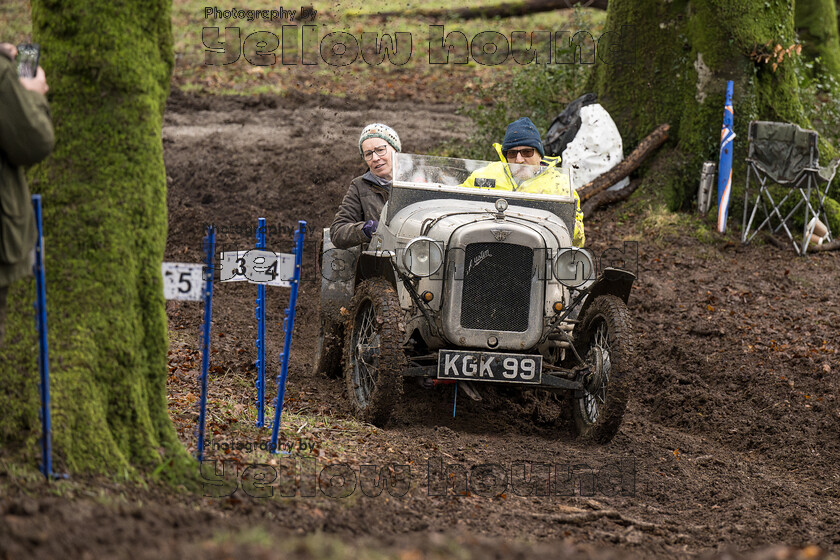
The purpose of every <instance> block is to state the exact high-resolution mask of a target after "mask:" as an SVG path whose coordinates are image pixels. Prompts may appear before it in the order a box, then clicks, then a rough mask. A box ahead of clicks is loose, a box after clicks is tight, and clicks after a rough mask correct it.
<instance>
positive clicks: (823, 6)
mask: <svg viewBox="0 0 840 560" xmlns="http://www.w3.org/2000/svg"><path fill="white" fill-rule="evenodd" d="M837 9H838V8H837V7H836V6H835V3H834V0H796V14H795V22H796V30H797V32H798V33H799V37H800V38H801V39H802V42H803V44H804V48H805V52H806V53H807V55H808V56H809V57H811V58H814V59H816V58H819V59H820V64H819V65H818V67H817V70H818V71H821V72H825V73H827V74H832V75H834V76H838V77H840V37H838V30H837V27H838V24H837V21H838V20H837Z"/></svg>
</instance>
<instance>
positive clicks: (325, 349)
mask: <svg viewBox="0 0 840 560" xmlns="http://www.w3.org/2000/svg"><path fill="white" fill-rule="evenodd" d="M343 343H344V325H343V324H342V323H336V322H333V321H327V320H325V319H324V318H321V326H320V328H319V329H318V340H317V342H316V343H315V367H314V372H315V373H316V374H321V373H323V374H325V375H326V376H327V377H330V378H336V377H341V373H342V371H341V354H342V345H343Z"/></svg>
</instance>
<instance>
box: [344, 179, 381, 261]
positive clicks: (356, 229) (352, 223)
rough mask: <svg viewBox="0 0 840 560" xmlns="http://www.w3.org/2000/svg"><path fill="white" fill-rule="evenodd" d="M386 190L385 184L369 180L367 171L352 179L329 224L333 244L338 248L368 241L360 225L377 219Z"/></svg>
mask: <svg viewBox="0 0 840 560" xmlns="http://www.w3.org/2000/svg"><path fill="white" fill-rule="evenodd" d="M388 194H389V193H388V190H387V189H386V188H385V187H383V186H381V185H378V184H376V183H375V182H374V181H372V180H370V179H369V178H368V177H367V174H365V175H362V176H361V177H356V178H355V179H353V181H352V182H351V183H350V188H349V189H347V194H346V195H344V200H342V201H341V206H339V208H338V212H337V213H336V215H335V219H334V220H333V223H332V225H331V226H330V239H332V242H333V244H334V245H335V246H336V247H338V248H340V249H349V248H350V247H354V246H356V245H362V244H365V243H367V242H368V241H370V239H368V236H367V235H365V232H363V231H362V226H364V225H365V222H367V221H368V220H377V221H378V220H379V214H381V213H382V207H383V206H384V205H385V202H387V201H388Z"/></svg>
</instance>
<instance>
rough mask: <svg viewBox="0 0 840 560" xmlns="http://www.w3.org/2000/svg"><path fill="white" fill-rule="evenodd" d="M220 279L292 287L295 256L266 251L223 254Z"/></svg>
mask: <svg viewBox="0 0 840 560" xmlns="http://www.w3.org/2000/svg"><path fill="white" fill-rule="evenodd" d="M220 264H221V270H220V277H219V279H220V280H221V281H222V282H239V281H243V280H247V281H248V282H252V283H254V284H267V285H269V286H283V287H286V288H288V287H290V286H291V283H290V282H289V280H291V279H292V278H294V275H295V256H294V255H291V254H286V253H275V252H273V251H266V250H264V249H250V250H248V251H227V252H224V253H222V259H221V263H220Z"/></svg>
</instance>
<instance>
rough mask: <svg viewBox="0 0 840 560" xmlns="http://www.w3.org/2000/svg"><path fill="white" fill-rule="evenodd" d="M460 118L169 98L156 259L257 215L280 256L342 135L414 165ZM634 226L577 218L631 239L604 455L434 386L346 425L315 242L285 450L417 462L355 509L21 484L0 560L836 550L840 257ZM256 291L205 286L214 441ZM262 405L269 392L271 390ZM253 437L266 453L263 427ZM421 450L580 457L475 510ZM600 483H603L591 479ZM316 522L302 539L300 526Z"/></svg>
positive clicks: (191, 258)
mask: <svg viewBox="0 0 840 560" xmlns="http://www.w3.org/2000/svg"><path fill="white" fill-rule="evenodd" d="M454 109H455V108H454V107H453V106H446V105H434V104H426V105H423V106H420V107H417V106H415V105H414V104H411V103H408V102H405V103H399V102H396V103H385V102H377V103H375V104H373V105H371V104H362V103H358V102H354V101H352V100H343V99H331V98H321V99H318V98H315V99H313V98H303V97H301V98H295V97H294V96H292V97H285V98H272V97H260V98H251V99H233V98H207V97H196V96H191V95H188V94H184V93H180V92H177V91H174V92H173V94H172V97H171V99H170V101H169V104H168V106H167V113H166V119H165V126H164V132H163V138H164V148H165V159H166V167H167V175H168V177H167V180H168V184H169V195H168V196H169V201H168V205H169V238H168V242H167V249H166V260H167V261H178V262H200V261H201V259H202V252H201V238H202V225H203V224H207V223H213V224H216V225H218V226H234V227H235V226H238V225H240V226H243V227H248V226H251V225H253V224H254V223H255V222H256V219H257V217H259V216H264V217H266V218H267V219H268V222H269V224H277V225H279V226H282V228H281V229H283V235H282V236H277V237H276V238H274V239H272V238H269V240H268V245H269V247H270V248H273V249H275V250H280V251H287V250H289V249H290V246H291V243H290V239H291V236H290V235H289V233H288V232H289V230H290V229H292V228H294V227H295V226H296V225H297V221H298V220H306V221H307V222H308V224H309V230H310V231H309V234H308V235H309V237H308V238H309V239H310V240H312V239H314V237H315V236H314V235H313V234H315V233H316V232H318V231H320V229H321V228H323V227H325V226H328V225H329V223H330V222H331V220H332V218H333V214H334V212H335V209H336V207H337V206H338V204H339V202H340V201H341V198H342V196H343V195H344V193H345V191H346V189H347V186H348V183H349V180H350V179H351V178H352V177H354V176H356V175H358V174H360V173H361V172H362V171H363V170H364V167H363V163H362V162H361V161H360V158H359V156H358V151H357V144H356V142H357V138H358V133H359V130H360V129H361V128H362V127H363V126H364V125H365V124H367V123H368V122H372V121H382V122H386V123H391V124H393V125H395V127H396V128H397V129H398V131H399V133H400V135H401V138H402V142H403V146H404V150H405V151H408V152H416V153H426V152H428V151H429V150H431V149H433V148H434V147H435V146H437V145H439V144H440V143H441V142H443V141H450V140H454V141H458V140H459V139H463V138H464V131H465V130H466V129H467V127H468V123H467V121H466V120H465V119H463V118H462V117H458V116H455V114H454ZM644 189H645V186H644V185H643V186H642V187H641V189H640V191H642V192H643V190H644ZM645 220H646V221H645V223H640V222H641V221H642V218H641V216H638V215H636V214H634V213H632V212H631V213H628V211H626V210H625V209H622V208H621V207H619V208H614V209H610V210H607V211H604V212H601V213H598V214H596V215H595V216H594V217H592V218H591V219H589V220H588V221H587V223H586V236H587V245H588V247H590V248H592V249H593V250H594V252H595V253H596V254H599V253H600V252H602V251H603V250H604V249H606V248H608V247H612V246H619V247H620V246H621V244H622V243H623V241H624V240H626V239H636V240H638V241H639V245H638V247H639V249H638V277H639V279H638V282H637V284H636V286H635V288H634V292H633V295H632V296H631V298H630V302H629V307H630V310H631V312H632V315H633V318H634V320H635V324H636V327H637V331H638V346H637V358H638V364H637V370H636V371H635V373H634V375H635V383H634V388H633V393H632V398H631V401H630V404H629V407H628V410H627V413H626V416H625V419H624V424H623V426H622V428H621V430H620V432H619V434H618V435H617V436H616V437H615V439H614V440H613V441H612V442H611V443H610V444H607V445H603V446H593V445H591V444H584V443H581V442H577V441H575V440H574V439H573V437H572V435H571V433H570V431H569V429H568V427H567V426H563V425H562V423H561V424H559V425H558V424H557V423H552V422H551V421H550V420H551V419H548V418H546V417H545V415H544V414H542V413H539V412H538V411H535V409H534V407H531V406H529V402H528V400H527V399H521V398H513V399H512V400H505V398H504V396H505V395H504V394H499V393H495V394H493V395H490V396H489V398H487V399H486V400H485V401H484V402H480V403H476V402H471V401H469V400H468V399H466V398H465V397H464V396H463V395H461V397H460V398H459V399H458V407H457V414H456V415H455V417H454V418H453V415H452V409H453V399H452V397H453V395H452V388H451V387H444V388H439V389H437V390H434V391H424V390H422V389H420V388H419V387H414V386H413V385H412V386H409V387H407V388H406V394H405V396H404V398H403V401H402V402H401V404H400V406H399V407H398V410H396V414H395V418H394V420H393V421H392V422H391V423H390V424H389V425H388V426H386V427H385V428H384V429H373V428H372V427H370V426H361V425H358V424H353V423H351V422H350V417H351V415H350V409H349V406H348V405H347V404H346V399H345V396H344V384H343V382H342V381H340V380H331V379H327V378H325V377H322V376H319V375H315V374H313V372H312V366H313V359H314V358H313V357H314V348H315V336H316V334H317V316H318V315H317V312H318V288H319V282H318V281H319V276H318V273H317V270H316V267H315V254H316V252H315V248H314V244H313V243H312V242H310V243H308V244H307V248H306V250H305V253H304V271H305V272H304V281H303V283H302V285H301V290H300V299H299V302H298V313H297V322H296V325H295V331H294V340H293V352H292V358H291V365H290V373H289V379H288V388H287V393H286V396H287V413H288V414H289V416H288V418H289V420H288V422H289V423H291V424H293V427H300V429H297V430H292V431H290V432H284V441H287V442H291V443H292V444H294V445H296V446H299V444H300V442H301V441H305V442H306V445H311V447H312V449H307V450H303V451H301V450H299V449H296V451H295V454H293V458H294V457H297V458H298V460H300V461H307V460H308V461H311V462H312V463H314V464H315V466H316V468H317V469H318V471H320V470H321V469H322V468H324V467H327V466H328V465H336V464H337V463H346V464H348V465H349V466H350V467H351V468H352V469H355V470H356V472H359V471H358V469H359V467H358V466H359V465H361V464H365V463H370V464H376V465H388V464H395V465H410V468H411V484H410V488H409V490H408V492H407V493H406V494H405V495H404V496H401V497H395V496H394V495H393V494H395V493H397V494H398V493H399V492H396V490H394V492H392V493H391V494H392V495H390V496H389V493H388V492H383V493H382V494H380V495H379V496H377V497H368V496H366V495H365V493H364V492H362V491H360V490H361V489H364V488H366V487H365V486H364V485H361V484H360V485H361V488H357V489H356V491H355V492H354V493H353V494H352V496H350V497H349V498H347V499H343V500H342V499H332V498H326V497H325V496H324V495H323V494H324V492H323V488H322V490H321V492H320V496H319V497H317V498H306V497H297V498H294V499H292V498H279V497H278V498H274V499H269V500H265V499H259V498H252V497H249V496H248V495H247V494H246V493H245V492H243V491H242V490H240V491H239V492H238V493H236V494H235V495H233V496H231V497H227V498H206V497H197V496H193V495H189V494H169V493H166V492H164V491H162V490H160V489H157V490H154V489H151V490H148V491H146V490H143V489H137V488H135V489H133V490H131V491H126V490H125V489H119V488H114V487H113V486H110V485H108V484H105V483H101V482H97V481H90V483H89V485H88V488H97V484H99V485H102V486H101V488H102V490H101V491H100V492H99V497H98V498H97V492H96V491H93V490H86V491H82V490H78V489H74V490H72V491H67V492H66V493H65V494H64V495H63V496H62V497H52V496H48V495H47V493H46V492H45V491H41V492H37V491H36V492H34V493H33V491H32V490H31V488H30V489H28V490H23V489H22V490H20V491H19V492H13V493H12V494H13V495H11V496H8V497H7V498H6V499H5V500H4V508H5V509H4V513H5V515H4V516H3V517H2V521H0V535H3V534H5V535H8V536H9V538H8V539H7V538H5V537H4V538H3V539H0V541H2V544H0V556H2V553H4V552H5V554H6V555H7V556H9V557H17V556H19V555H23V554H26V555H36V556H48V555H52V554H55V553H57V552H59V551H69V552H71V554H72V555H73V556H80V557H84V556H87V557H100V556H125V557H130V556H142V557H147V556H148V557H156V558H163V557H165V558H176V557H183V556H196V555H203V556H209V557H212V558H215V557H219V558H222V557H234V556H237V557H238V556H242V555H244V554H251V555H254V556H257V557H301V558H304V557H328V556H333V557H347V558H350V557H354V558H355V557H367V556H368V555H369V554H373V556H372V557H376V554H379V553H384V554H388V555H397V556H400V557H401V558H423V557H429V558H433V557H465V558H466V557H473V558H485V557H495V558H536V557H544V556H548V555H557V556H562V555H567V556H570V557H580V558H602V557H603V558H611V557H624V556H626V555H631V556H639V555H642V556H646V557H663V558H664V557H674V556H679V557H682V556H693V555H701V556H705V555H715V554H719V553H721V551H724V550H739V551H743V552H744V554H745V555H747V556H749V557H755V558H794V557H796V558H817V557H821V556H823V555H824V554H826V553H827V552H830V551H834V552H835V553H836V552H837V550H838V549H840V523H838V518H840V469H839V468H838V466H837V465H838V464H840V406H839V405H838V401H837V395H838V389H839V388H840V383H839V382H838V374H840V360H838V349H840V334H838V332H840V331H838V328H837V324H838V317H840V303H838V298H837V295H836V294H837V286H838V285H840V266H838V265H840V254H837V253H823V254H819V255H814V256H811V257H808V258H797V257H795V256H794V255H793V252H792V251H787V252H785V251H781V250H779V249H777V248H775V247H773V246H771V245H765V246H750V247H746V248H744V247H741V246H740V244H737V243H734V242H733V241H734V240H735V239H736V237H735V235H736V234H734V233H733V234H732V235H731V236H729V237H718V236H716V235H707V236H705V241H704V242H701V241H698V239H697V237H696V236H693V235H689V233H690V232H682V233H681V232H680V231H679V228H680V227H683V226H685V224H691V227H694V226H695V225H697V224H699V222H693V221H691V220H688V219H684V220H682V221H680V222H678V227H677V228H676V230H674V228H673V227H672V228H671V230H672V231H671V233H668V234H665V235H660V234H658V233H656V226H657V225H662V224H658V223H657V222H656V220H654V219H652V218H650V216H648V217H647V218H645ZM667 221H668V219H667V218H663V223H666V225H667ZM733 221H734V220H733ZM683 229H686V228H685V227H683ZM219 243H220V245H222V246H223V247H228V248H231V249H233V248H238V249H241V248H247V247H250V246H252V243H253V238H252V236H251V234H250V233H244V232H243V233H241V234H228V235H221V236H220V239H219ZM268 293H269V295H268V298H269V299H268V308H269V311H268V317H269V320H268V331H267V340H268V342H267V356H268V374H267V377H268V379H269V380H273V379H274V377H275V376H276V375H277V374H278V373H279V363H278V362H277V360H276V357H277V355H278V353H279V352H280V350H281V347H282V339H283V332H282V329H283V327H282V312H283V308H284V307H285V305H286V301H287V293H288V290H283V289H279V288H277V289H269V292H268ZM255 294H256V289H255V288H254V287H253V286H252V285H245V284H244V283H243V284H236V285H233V284H225V285H217V289H216V294H215V297H216V299H215V302H214V310H213V312H214V317H213V323H212V329H213V345H214V349H215V350H214V354H213V364H214V367H215V368H216V369H215V370H214V374H213V375H212V376H211V405H213V404H216V405H218V404H219V403H220V402H222V401H224V402H228V403H230V402H234V403H235V404H234V406H233V410H232V411H228V412H227V413H226V414H221V413H215V415H212V414H211V417H210V425H209V428H208V429H209V430H210V432H211V433H212V434H214V435H215V436H216V437H217V438H219V439H224V437H225V433H226V430H228V431H229V430H233V429H235V426H234V423H236V422H245V421H250V417H249V419H248V420H243V418H242V415H238V414H237V412H241V411H243V410H245V409H247V407H248V405H249V404H250V403H251V402H252V400H253V397H254V394H255V392H254V390H253V381H254V379H255V370H254V367H253V362H254V360H255V359H256V350H255V348H254V344H253V339H254V337H255V335H256V323H255V321H254V320H253V313H254V311H253V299H254V297H255ZM167 311H168V314H169V317H170V326H171V336H172V353H173V359H172V362H171V364H172V368H171V370H172V376H171V378H170V392H171V397H172V399H173V400H172V410H173V420H174V421H175V423H176V426H177V427H178V429H179V433H180V435H181V437H182V440H183V441H184V443H185V445H186V446H187V447H188V448H189V449H190V450H194V446H195V438H194V435H193V434H192V432H191V429H192V424H191V422H192V421H193V420H194V405H192V404H191V403H193V401H194V398H195V392H196V390H197V389H196V387H197V384H196V383H195V379H196V376H197V371H198V367H197V364H198V362H199V360H198V359H197V352H196V351H197V349H198V334H199V324H200V323H201V312H200V308H199V305H198V304H197V303H186V302H169V303H168V304H167ZM274 394H275V390H274V387H273V383H270V384H269V390H268V396H269V398H272V397H273V396H274ZM176 395H177V398H176ZM182 397H183V398H182ZM191 399H192V400H191ZM184 402H186V403H187V404H189V405H190V406H187V405H186V404H184ZM243 414H244V413H243ZM304 419H305V420H304ZM316 419H317V420H318V423H317V426H315V424H316V422H315V420H316ZM348 426H349V427H348ZM354 426H355V427H354ZM301 430H303V431H301ZM334 432H338V433H334ZM295 434H303V435H299V436H298V437H297V439H296V438H295ZM259 438H260V441H266V440H267V439H268V433H267V431H266V430H263V431H262V432H260V435H259ZM234 443H235V442H234ZM209 456H210V457H213V458H226V457H227V454H225V453H223V452H219V451H215V452H211V453H210V454H209ZM231 457H232V458H235V459H237V460H238V461H240V462H241V463H242V466H241V467H240V468H244V466H245V463H247V462H250V461H251V460H252V459H251V458H250V457H249V456H248V454H247V453H245V454H243V453H239V454H237V453H233V454H230V457H227V458H231ZM287 460H288V459H287ZM292 460H294V459H292ZM430 460H431V461H432V464H436V463H435V462H436V461H443V462H445V463H447V464H456V465H461V466H463V467H465V468H466V469H469V468H470V467H472V466H475V465H480V464H486V463H497V464H500V465H502V467H503V468H504V469H507V470H508V471H509V472H510V469H511V465H512V464H515V463H527V464H529V465H534V464H537V463H551V464H554V465H556V466H558V467H560V469H562V468H568V467H569V466H573V467H574V466H577V467H576V468H575V471H574V472H575V476H574V481H575V485H574V487H572V488H571V492H572V494H573V495H571V496H568V495H567V496H561V495H549V496H540V495H533V494H532V495H519V494H527V492H526V491H521V492H516V491H512V490H511V491H508V492H506V493H505V494H504V495H502V496H497V497H483V496H482V495H481V494H482V492H481V490H480V489H479V490H478V491H476V488H475V487H473V488H470V490H471V491H468V492H463V491H460V490H459V489H460V488H461V487H460V486H458V484H459V480H460V479H458V477H455V478H456V479H457V480H454V482H455V483H456V484H455V487H456V489H455V490H454V491H453V490H449V491H448V492H447V493H446V494H445V495H432V494H434V493H435V492H436V491H438V490H439V488H437V487H436V485H435V484H433V482H430V480H429V472H428V468H429V461H430ZM279 464H281V463H274V466H278V465H279ZM560 469H558V470H560ZM616 472H617V473H618V474H616ZM593 473H598V474H597V475H595V480H596V485H595V487H594V489H593V488H590V485H591V484H590V483H591V481H592V476H593ZM604 473H613V474H612V475H609V476H608V475H605V474H604ZM345 474H346V473H345ZM362 478H363V477H362ZM307 480H310V479H307ZM432 480H435V479H434V477H432ZM310 482H311V480H310ZM307 484H308V483H307ZM367 488H368V490H370V487H369V486H368V487H367ZM553 488H556V486H555V487H553ZM327 491H328V492H329V490H327ZM68 495H69V496H70V497H74V498H76V499H75V500H67V499H66V498H67V497H68ZM103 496H105V497H103ZM109 496H110V497H109ZM32 521H35V523H32ZM313 531H316V532H317V534H316V537H314V539H315V540H312V539H313V537H309V538H308V539H307V538H306V537H303V536H301V535H308V534H311V533H312V532H313ZM219 535H223V536H221V537H220V536H219ZM224 535H228V536H227V537H225V536H224ZM231 535H232V536H231ZM249 535H250V537H249ZM277 539H279V541H278V540H277ZM324 543H326V544H324ZM777 545H778V546H777ZM782 545H784V546H789V547H792V548H785V547H784V546H782ZM319 547H321V548H319ZM323 547H326V548H323ZM768 547H770V548H768ZM736 556H737V555H736Z"/></svg>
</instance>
